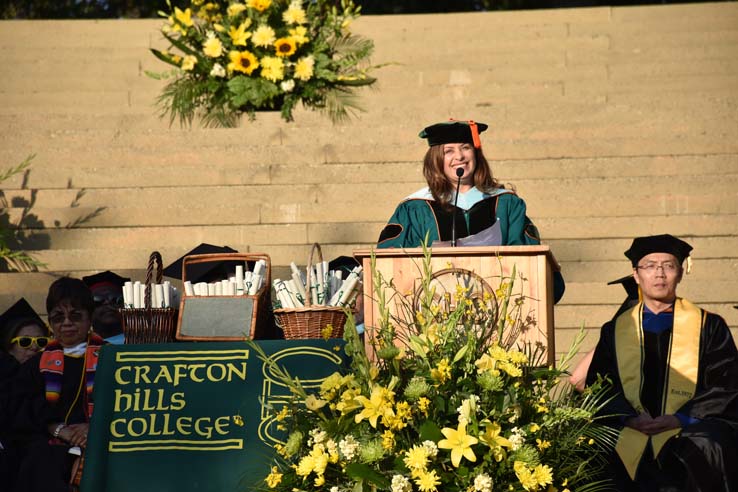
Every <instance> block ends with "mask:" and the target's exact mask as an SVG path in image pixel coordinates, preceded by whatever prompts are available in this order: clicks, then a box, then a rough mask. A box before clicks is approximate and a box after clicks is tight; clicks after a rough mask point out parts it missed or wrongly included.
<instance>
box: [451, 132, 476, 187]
mask: <svg viewBox="0 0 738 492" xmlns="http://www.w3.org/2000/svg"><path fill="white" fill-rule="evenodd" d="M457 169H463V170H464V174H463V175H462V176H461V187H460V188H459V191H461V192H462V193H463V192H466V191H468V190H469V189H471V188H472V187H473V186H474V170H475V169H476V160H475V157H474V146H473V145H472V144H469V143H449V144H443V174H444V175H445V176H446V179H448V180H449V182H451V183H452V184H453V187H454V188H456V183H457V182H458V179H459V178H458V176H457V175H456V170H457Z"/></svg>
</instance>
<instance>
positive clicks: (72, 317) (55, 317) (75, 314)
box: [49, 311, 87, 325]
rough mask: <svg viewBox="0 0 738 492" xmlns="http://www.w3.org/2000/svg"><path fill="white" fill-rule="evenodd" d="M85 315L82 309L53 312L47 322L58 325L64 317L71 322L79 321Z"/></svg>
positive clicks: (62, 321)
mask: <svg viewBox="0 0 738 492" xmlns="http://www.w3.org/2000/svg"><path fill="white" fill-rule="evenodd" d="M86 317H87V313H86V312H84V311H70V312H69V313H54V314H52V315H51V316H49V323H51V324H52V325H60V324H62V323H64V320H65V319H69V321H71V322H72V323H79V322H80V321H83V320H84V319H85V318H86Z"/></svg>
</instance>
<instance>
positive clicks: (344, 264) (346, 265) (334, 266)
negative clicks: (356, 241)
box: [328, 256, 361, 273]
mask: <svg viewBox="0 0 738 492" xmlns="http://www.w3.org/2000/svg"><path fill="white" fill-rule="evenodd" d="M357 266H361V263H359V260H357V259H356V258H354V257H353V256H339V257H337V258H334V259H332V260H331V261H329V262H328V270H341V271H342V272H345V273H350V272H351V270H353V269H354V268H356V267H357Z"/></svg>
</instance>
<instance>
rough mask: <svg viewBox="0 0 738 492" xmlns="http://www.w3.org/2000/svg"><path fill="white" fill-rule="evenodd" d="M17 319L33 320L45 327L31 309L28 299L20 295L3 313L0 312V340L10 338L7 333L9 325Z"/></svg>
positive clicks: (42, 321)
mask: <svg viewBox="0 0 738 492" xmlns="http://www.w3.org/2000/svg"><path fill="white" fill-rule="evenodd" d="M19 319H27V320H29V321H35V322H37V323H38V325H39V326H41V327H43V328H44V329H47V328H46V323H44V320H42V319H41V317H40V316H39V315H38V313H36V311H34V310H33V308H32V307H31V305H30V304H28V301H26V299H25V298H23V297H21V298H20V299H19V300H18V301H17V302H16V303H15V304H13V305H12V306H10V307H9V308H8V309H7V310H6V311H5V312H4V313H3V314H0V340H6V339H8V340H9V339H10V335H11V334H10V333H7V330H8V329H9V327H10V325H11V324H12V323H13V322H14V321H17V320H19Z"/></svg>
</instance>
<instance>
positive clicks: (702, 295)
mask: <svg viewBox="0 0 738 492" xmlns="http://www.w3.org/2000/svg"><path fill="white" fill-rule="evenodd" d="M695 276H696V274H695ZM691 277H692V275H688V276H686V277H685V279H684V281H683V282H682V283H681V285H680V286H679V295H680V296H683V297H686V298H688V299H690V300H692V301H693V302H696V303H699V304H704V303H708V304H719V303H728V304H729V303H731V302H738V280H714V279H700V280H698V279H697V278H694V279H693V278H691ZM625 298H626V294H625V291H624V290H623V288H622V286H620V285H607V283H606V282H572V283H569V284H567V286H566V294H565V296H564V298H563V299H562V300H561V302H562V305H599V304H612V303H617V302H618V301H620V302H622V301H623V300H624V299H625Z"/></svg>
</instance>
